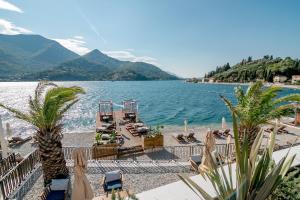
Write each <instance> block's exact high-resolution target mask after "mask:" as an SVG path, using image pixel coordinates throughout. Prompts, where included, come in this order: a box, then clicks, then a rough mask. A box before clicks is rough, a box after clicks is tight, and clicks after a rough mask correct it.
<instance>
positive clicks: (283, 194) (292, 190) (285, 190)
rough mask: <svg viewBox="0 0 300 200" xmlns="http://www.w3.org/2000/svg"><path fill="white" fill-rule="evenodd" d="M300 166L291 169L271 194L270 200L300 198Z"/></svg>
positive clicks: (295, 199)
mask: <svg viewBox="0 0 300 200" xmlns="http://www.w3.org/2000/svg"><path fill="white" fill-rule="evenodd" d="M299 191H300V166H298V167H295V168H293V169H292V170H290V171H289V172H288V173H287V175H286V176H285V177H284V178H283V181H282V183H281V184H280V185H279V186H278V187H277V188H276V190H275V191H274V192H273V193H272V195H271V196H270V198H269V199H270V200H300V192H299Z"/></svg>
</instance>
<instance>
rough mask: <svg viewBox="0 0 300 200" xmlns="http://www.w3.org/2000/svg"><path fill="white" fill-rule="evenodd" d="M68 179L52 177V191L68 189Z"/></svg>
mask: <svg viewBox="0 0 300 200" xmlns="http://www.w3.org/2000/svg"><path fill="white" fill-rule="evenodd" d="M68 187H69V179H52V182H51V185H50V189H51V190H52V191H57V190H68Z"/></svg>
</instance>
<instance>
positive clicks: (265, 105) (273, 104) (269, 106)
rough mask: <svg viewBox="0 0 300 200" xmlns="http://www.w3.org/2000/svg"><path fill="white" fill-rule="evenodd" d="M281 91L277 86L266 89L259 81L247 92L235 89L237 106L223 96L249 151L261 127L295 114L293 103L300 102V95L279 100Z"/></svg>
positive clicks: (241, 138)
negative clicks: (273, 120) (246, 142)
mask: <svg viewBox="0 0 300 200" xmlns="http://www.w3.org/2000/svg"><path fill="white" fill-rule="evenodd" d="M281 90H282V88H280V87H275V86H272V87H268V88H265V87H264V86H263V83H262V82H261V81H258V82H256V83H254V84H251V85H250V86H249V87H248V89H247V91H246V92H244V90H243V89H242V88H241V87H237V88H235V96H236V100H237V104H236V105H233V104H232V103H231V102H230V101H229V100H228V99H226V98H225V97H223V96H221V98H222V99H223V100H224V102H225V104H226V105H227V107H228V108H229V110H230V111H231V112H232V113H234V115H235V116H236V117H237V120H238V132H239V135H238V136H239V138H240V142H241V143H242V142H243V139H244V136H245V135H246V136H247V138H248V144H249V149H250V148H251V146H252V144H253V142H254V140H255V138H256V136H257V134H258V132H259V130H260V125H262V124H265V123H267V122H268V121H269V120H272V119H279V118H280V117H282V116H289V115H291V114H292V113H294V105H293V104H292V103H291V102H300V94H290V95H287V96H283V97H280V98H277V96H278V93H279V92H280V91H281ZM241 145H242V144H241Z"/></svg>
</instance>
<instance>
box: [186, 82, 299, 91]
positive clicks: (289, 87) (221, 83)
mask: <svg viewBox="0 0 300 200" xmlns="http://www.w3.org/2000/svg"><path fill="white" fill-rule="evenodd" d="M188 83H193V82H188ZM197 83H198V84H212V85H249V84H251V82H249V83H239V82H204V83H203V82H197ZM264 86H266V87H270V86H279V87H282V88H288V89H297V90H299V89H300V85H287V84H280V83H264Z"/></svg>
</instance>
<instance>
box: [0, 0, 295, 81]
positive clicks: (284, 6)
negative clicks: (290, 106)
mask: <svg viewBox="0 0 300 200" xmlns="http://www.w3.org/2000/svg"><path fill="white" fill-rule="evenodd" d="M299 11H300V1H298V0H285V1H282V0H251V1H242V0H106V1H103V0H42V1H41V0H22V1H21V0H0V33H2V34H20V33H23V34H39V35H42V36H44V37H46V38H49V39H55V40H56V41H58V42H59V43H61V44H62V45H63V46H65V47H67V48H69V49H71V50H72V51H74V52H76V53H78V54H80V55H83V54H85V53H87V52H89V51H91V50H93V49H99V50H100V51H102V52H104V53H106V54H108V55H109V56H112V57H115V58H118V59H120V60H129V61H143V62H148V63H152V64H155V65H157V66H159V67H160V68H162V69H163V70H165V71H167V72H171V73H175V74H177V75H178V76H180V77H201V76H203V75H204V74H205V73H207V72H208V71H211V70H213V69H215V67H216V66H220V65H223V64H225V63H227V62H229V63H230V64H231V65H233V64H235V63H237V62H239V61H240V60H241V59H243V58H247V57H248V56H252V57H253V58H260V57H262V56H264V55H267V54H269V55H273V56H274V57H277V56H280V57H286V56H290V57H292V58H300V12H299Z"/></svg>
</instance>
